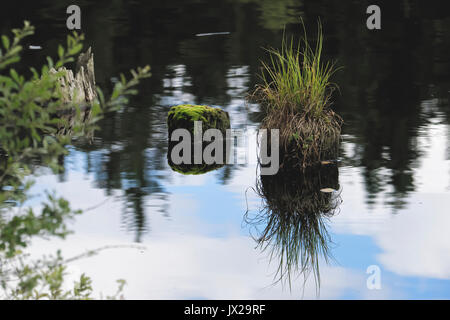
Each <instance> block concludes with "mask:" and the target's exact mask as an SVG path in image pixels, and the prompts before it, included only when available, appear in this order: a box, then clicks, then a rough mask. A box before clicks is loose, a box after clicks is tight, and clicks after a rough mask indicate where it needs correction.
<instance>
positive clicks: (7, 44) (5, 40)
mask: <svg viewBox="0 0 450 320" xmlns="http://www.w3.org/2000/svg"><path fill="white" fill-rule="evenodd" d="M2 42H3V47H5V49H6V50H8V49H9V44H10V43H9V39H8V37H7V36H2Z"/></svg>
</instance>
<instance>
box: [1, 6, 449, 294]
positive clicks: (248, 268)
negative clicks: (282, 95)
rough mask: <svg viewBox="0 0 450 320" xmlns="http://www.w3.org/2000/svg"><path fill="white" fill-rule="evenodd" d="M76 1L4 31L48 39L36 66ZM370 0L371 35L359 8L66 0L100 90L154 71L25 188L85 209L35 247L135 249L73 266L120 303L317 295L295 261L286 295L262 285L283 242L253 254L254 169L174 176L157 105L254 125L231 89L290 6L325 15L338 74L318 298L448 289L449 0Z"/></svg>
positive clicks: (14, 9) (6, 16) (244, 78)
mask: <svg viewBox="0 0 450 320" xmlns="http://www.w3.org/2000/svg"><path fill="white" fill-rule="evenodd" d="M72 3H75V2H74V1H69V2H66V1H58V2H56V1H34V2H23V3H22V1H7V2H6V3H5V4H3V3H2V8H1V11H0V33H1V34H4V33H6V32H7V31H8V30H9V29H10V28H11V27H18V26H20V25H21V24H22V21H23V20H25V19H26V20H30V21H31V22H32V23H33V24H34V25H35V26H36V28H37V29H36V35H35V36H34V37H33V38H32V39H30V40H29V44H31V45H40V46H42V47H43V49H42V50H40V51H27V53H26V56H25V58H24V61H26V62H28V63H31V64H39V63H40V62H42V61H43V59H44V57H45V55H47V54H52V55H54V53H55V52H56V48H57V44H58V42H60V41H63V40H64V39H65V37H66V35H67V33H68V31H67V29H66V27H65V21H66V17H67V15H66V13H65V10H66V7H67V6H68V5H69V4H72ZM377 3H378V5H379V6H380V7H381V10H382V29H381V30H379V31H369V30H367V28H366V26H365V22H366V17H367V15H366V14H365V11H366V8H367V6H368V5H369V4H372V3H369V2H367V1H360V2H355V1H295V0H283V1H272V0H263V1H260V2H257V1H252V0H245V1H244V0H242V1H239V0H229V1H213V2H212V1H211V2H207V1H148V2H144V1H142V3H140V2H139V1H120V0H117V1H95V2H94V1H77V2H76V4H78V5H79V6H80V7H81V10H82V32H83V33H85V35H86V45H89V46H92V48H93V52H94V55H95V68H96V69H95V71H96V78H97V82H98V84H99V85H100V86H101V87H102V88H105V89H106V90H107V89H109V88H111V86H112V85H113V83H114V81H116V79H117V78H116V77H117V76H118V75H119V73H121V72H128V70H129V69H131V68H135V67H136V66H144V65H146V64H149V65H151V68H152V77H151V78H150V79H148V80H146V81H144V82H143V83H142V85H140V87H139V89H140V94H139V95H138V96H137V97H135V98H133V99H132V101H131V103H130V105H129V107H127V108H126V109H124V110H123V111H121V112H118V113H116V114H114V115H110V116H108V117H107V118H106V119H105V120H104V121H103V122H102V123H101V130H100V131H99V132H98V133H97V134H96V138H95V141H94V143H93V144H89V145H76V146H75V147H74V148H72V149H71V153H70V155H69V156H68V157H66V159H65V167H66V172H65V173H64V174H62V175H60V176H57V177H55V176H52V175H50V174H47V173H46V171H45V170H43V175H41V176H40V177H38V178H37V185H36V187H35V189H34V190H33V192H35V193H37V194H38V193H39V192H41V191H43V190H44V189H54V190H56V192H57V193H58V194H60V195H62V196H65V197H66V198H67V199H68V200H69V201H70V202H71V204H72V206H73V207H75V208H81V209H85V208H90V207H93V206H97V205H98V206H97V207H96V208H95V209H92V210H89V211H87V212H86V213H85V214H83V215H82V216H80V217H79V218H78V219H77V220H76V221H75V223H74V224H73V225H72V229H73V230H74V231H75V232H74V234H73V235H71V236H69V237H68V238H67V239H66V240H64V241H45V240H39V241H36V242H35V244H34V245H33V248H32V252H33V254H36V255H38V254H43V253H52V252H54V251H55V250H56V249H57V248H61V249H62V250H63V253H64V254H65V255H67V256H70V255H76V254H79V253H82V252H84V251H85V250H88V249H95V248H98V247H102V246H105V245H106V246H113V245H124V244H133V243H136V242H138V243H140V244H141V245H142V248H115V249H108V250H104V251H102V252H100V253H99V254H98V255H96V256H93V257H90V258H87V259H83V260H78V261H76V262H74V263H73V264H71V265H70V268H69V269H70V272H71V273H72V274H73V276H76V275H77V274H79V273H82V272H85V273H86V274H88V275H90V276H92V278H93V280H94V288H96V289H97V290H98V291H102V292H105V293H109V292H112V291H114V289H115V282H114V281H115V279H119V278H124V279H126V280H127V283H128V286H127V287H126V290H125V296H126V297H127V298H139V299H147V298H161V299H165V298H173V299H184V298H209V299H221V298H224V299H232V298H235V299H247V298H275V299H278V298H294V299H297V298H301V297H305V298H316V297H317V295H316V288H317V286H316V283H315V281H314V276H313V274H311V275H310V277H309V278H308V279H307V281H306V285H305V288H304V290H303V283H304V280H303V276H302V275H301V274H299V273H298V272H295V268H294V269H293V273H292V278H291V285H292V289H291V290H289V286H288V283H287V282H281V283H276V284H274V276H275V275H276V273H275V272H276V270H277V267H278V266H279V263H280V261H279V259H278V257H277V256H276V255H275V256H274V257H273V258H272V260H270V259H269V254H270V248H275V249H277V248H278V249H279V248H280V247H277V242H276V241H275V238H274V239H273V240H274V241H273V242H272V243H273V244H274V245H275V247H270V246H269V248H268V250H266V251H262V250H261V248H260V247H257V243H256V242H255V240H254V238H253V237H252V235H253V236H255V235H256V234H257V232H258V230H261V229H264V227H265V225H264V223H267V221H266V220H264V219H262V221H259V222H260V223H259V225H255V223H256V222H255V219H253V220H252V219H245V218H248V217H249V216H250V217H257V215H258V212H259V209H261V208H262V207H263V205H264V202H263V201H262V200H263V199H261V198H260V197H259V196H258V194H257V193H256V192H255V190H254V189H252V187H255V183H256V180H257V175H256V170H255V168H256V165H255V164H254V163H248V164H242V165H228V166H225V167H223V168H221V169H218V170H215V171H212V172H209V173H206V174H204V175H198V176H183V175H181V174H179V173H177V172H174V171H172V170H171V168H170V167H169V166H168V164H167V126H166V116H167V112H168V109H169V108H170V107H171V106H173V105H177V104H181V103H195V104H209V105H214V106H220V107H222V108H223V109H224V110H226V111H228V113H229V114H230V118H231V125H232V127H233V128H240V129H246V130H249V131H252V130H255V129H257V128H258V125H259V121H260V118H261V114H260V110H259V107H258V105H253V104H248V103H247V104H246V103H245V99H244V98H245V96H246V94H247V93H248V92H249V90H251V89H252V88H254V86H255V84H256V83H257V82H258V81H259V78H258V76H257V74H258V73H259V70H260V60H261V59H265V58H266V57H267V56H266V54H265V52H264V50H263V49H262V47H268V46H273V47H279V45H280V43H281V37H282V34H283V27H284V26H285V25H286V32H287V33H289V34H293V35H295V36H299V35H300V34H301V33H300V31H301V29H300V25H299V24H298V21H299V18H300V17H302V18H303V19H304V21H305V23H306V26H307V29H308V30H310V34H311V35H313V34H314V32H315V25H316V20H317V18H318V17H320V19H321V21H322V23H323V29H324V34H325V40H324V50H325V54H326V56H327V57H328V58H331V59H335V60H337V62H338V64H339V65H340V66H343V67H344V68H343V69H342V70H341V71H340V72H339V73H338V74H337V75H336V76H335V78H334V81H335V82H336V83H338V84H339V87H340V94H336V95H335V96H334V101H335V104H334V107H335V110H336V112H338V113H339V114H340V115H341V116H342V117H343V118H344V120H345V125H344V127H343V136H342V137H343V143H342V146H341V152H340V160H341V163H340V165H339V176H338V177H337V176H336V177H334V178H333V179H334V180H333V182H332V183H335V184H338V185H339V190H340V194H339V200H340V202H341V203H340V204H339V205H338V208H337V210H335V211H333V212H332V214H329V215H325V216H324V217H323V223H324V224H323V225H322V228H324V229H325V230H326V231H327V232H328V235H329V238H327V239H326V244H327V246H328V250H329V253H330V256H332V259H330V260H329V262H326V261H325V260H324V259H321V260H320V261H319V270H320V271H319V273H320V298H331V299H354V298H358V299H359V298H362V299H364V298H393V299H398V298H407V299H417V298H447V299H448V298H450V281H449V280H450V232H449V226H450V209H449V208H450V123H449V121H450V105H449V98H450V11H448V10H445V7H444V5H445V4H446V3H447V2H446V1H420V0H410V1H407V0H405V1H378V2H377ZM211 33H220V34H211ZM250 150H254V152H256V145H252V143H250ZM308 181H312V180H308ZM274 183H278V182H274ZM302 186H303V185H302ZM321 187H324V186H323V185H320V183H319V182H318V183H315V182H311V183H309V184H306V186H303V187H302V188H303V189H302V190H307V191H308V192H309V193H308V195H311V194H315V193H317V190H319V189H320V188H321ZM280 188H281V187H280ZM280 188H278V189H277V188H274V189H276V190H280ZM288 190H293V188H290V189H289V188H288ZM288 193H289V192H288ZM272 194H273V193H272ZM297 196H298V195H292V197H297ZM297 200H298V199H297ZM300 200H301V201H299V202H298V205H302V204H304V203H305V201H307V200H306V199H305V198H303V196H300ZM38 203H39V201H37V200H36V202H31V205H38ZM313 205H315V204H313ZM247 209H248V210H249V212H248V213H247V215H246V211H247ZM319 209H320V208H319ZM320 210H321V209H320ZM249 220H251V221H249ZM264 221H265V222H264ZM261 224H262V225H261ZM285 227H286V226H285ZM294 227H295V226H294ZM287 228H289V226H288V227H287ZM269 241H270V239H269ZM288 249H289V248H288ZM291 250H294V255H295V253H296V252H295V248H291ZM292 254H293V253H292V251H291V257H292ZM299 254H301V251H300V252H299ZM294 261H295V259H294ZM370 266H372V267H371V268H375V269H377V268H379V270H380V272H381V273H380V274H381V288H380V289H374V290H370V289H369V287H370V286H369V287H368V286H367V279H368V278H369V276H370V275H369V274H367V270H368V268H369V267H370ZM373 266H375V267H373ZM371 268H369V270H372V269H371ZM285 280H286V279H285ZM283 284H284V286H283Z"/></svg>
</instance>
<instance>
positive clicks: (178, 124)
mask: <svg viewBox="0 0 450 320" xmlns="http://www.w3.org/2000/svg"><path fill="white" fill-rule="evenodd" d="M194 121H201V122H202V128H203V132H205V131H206V130H208V129H219V130H220V131H221V132H222V133H224V134H225V131H226V129H229V128H230V117H229V116H228V112H226V111H223V110H222V109H220V108H213V107H210V106H202V105H192V104H182V105H178V106H174V107H172V108H170V110H169V114H168V116H167V125H168V127H169V136H170V135H171V134H172V131H173V130H175V129H179V128H184V129H187V130H189V131H190V132H191V133H193V132H194Z"/></svg>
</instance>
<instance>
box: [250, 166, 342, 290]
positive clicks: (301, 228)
mask: <svg viewBox="0 0 450 320" xmlns="http://www.w3.org/2000/svg"><path fill="white" fill-rule="evenodd" d="M323 188H333V189H338V188H339V187H338V169H337V167H336V166H324V167H322V168H321V169H320V170H313V169H309V170H306V171H305V172H304V173H302V172H301V171H298V170H296V171H294V170H292V169H280V171H279V172H278V173H277V174H276V175H266V176H263V175H261V176H260V179H259V180H258V182H257V185H256V192H257V194H258V195H259V196H260V197H261V198H262V200H263V207H262V208H261V209H260V210H259V213H258V214H257V215H256V216H254V217H249V216H248V213H247V215H246V220H247V222H248V223H250V224H251V225H253V226H254V227H255V228H256V229H258V226H260V225H261V226H263V230H262V231H259V230H258V236H257V238H256V240H257V242H258V245H259V247H260V248H261V249H262V250H269V251H270V259H271V260H273V259H276V260H278V269H277V272H276V275H275V278H276V281H280V282H282V283H285V282H288V284H289V287H290V286H291V276H292V275H294V274H295V273H298V274H303V276H304V279H305V281H306V278H307V276H308V275H309V274H310V272H313V273H314V277H315V280H316V283H317V284H318V288H319V287H320V275H319V258H320V256H322V257H323V258H324V259H325V260H326V261H328V258H329V256H330V252H329V248H328V243H329V242H330V237H329V234H328V231H327V225H326V219H327V218H329V217H331V216H333V215H334V214H335V212H336V210H337V208H338V206H339V204H340V202H341V200H340V197H339V196H338V195H336V194H334V193H326V192H322V191H321V189H323Z"/></svg>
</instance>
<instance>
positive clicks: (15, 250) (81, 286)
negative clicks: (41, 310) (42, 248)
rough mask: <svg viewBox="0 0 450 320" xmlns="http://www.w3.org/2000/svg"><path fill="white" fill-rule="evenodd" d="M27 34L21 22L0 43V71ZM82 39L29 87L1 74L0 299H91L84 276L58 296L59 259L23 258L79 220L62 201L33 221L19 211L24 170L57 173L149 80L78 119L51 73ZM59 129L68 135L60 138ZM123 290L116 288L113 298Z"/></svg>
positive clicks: (118, 89) (143, 73)
mask: <svg viewBox="0 0 450 320" xmlns="http://www.w3.org/2000/svg"><path fill="white" fill-rule="evenodd" d="M33 32H34V28H33V26H31V25H30V24H29V23H28V22H25V25H24V27H23V29H14V30H13V33H14V38H13V40H12V41H11V40H10V39H9V38H8V37H7V36H2V37H1V40H2V44H3V50H2V51H0V72H1V71H2V70H4V69H6V68H7V67H9V66H10V65H11V64H13V63H15V62H17V61H19V60H20V52H21V50H22V46H21V45H20V42H21V40H22V39H23V38H25V37H26V36H29V35H31V34H33ZM82 39H83V36H79V35H78V34H76V33H74V34H73V35H72V36H68V38H67V48H64V47H62V46H59V47H58V59H57V60H56V61H55V62H53V60H52V59H51V58H47V64H46V65H44V66H43V67H42V69H41V71H40V72H39V71H37V70H36V69H34V68H31V72H32V77H31V79H29V80H26V78H25V76H22V75H19V74H18V72H17V71H15V69H13V68H11V67H9V70H8V71H9V74H8V75H6V74H4V73H3V72H2V73H0V165H1V169H0V201H1V202H0V241H1V243H0V285H1V289H3V294H0V295H2V296H3V297H4V298H20V299H29V298H33V299H39V298H50V299H69V298H73V299H87V298H89V297H90V294H91V292H92V288H91V284H90V279H89V278H88V277H86V276H85V275H82V276H81V278H80V280H79V282H78V283H75V285H74V287H73V289H71V290H68V291H67V290H63V289H62V285H63V283H64V275H65V268H66V267H65V265H64V263H63V262H64V261H63V260H62V258H61V256H60V254H58V255H57V256H56V257H50V258H45V257H44V259H42V260H38V261H31V260H30V259H29V258H28V256H26V255H25V254H24V253H23V252H22V249H25V248H26V247H27V245H28V244H29V243H30V241H31V239H32V238H33V237H35V236H40V237H47V236H56V237H61V238H64V237H65V236H66V235H67V234H68V233H69V231H68V229H67V227H66V223H67V221H68V220H70V219H72V218H73V217H75V215H77V214H80V211H73V210H72V209H70V206H69V203H68V202H67V201H66V200H64V199H62V198H59V199H58V198H56V197H54V196H52V195H48V202H47V203H46V204H44V205H43V209H42V211H41V213H40V214H39V215H37V214H35V213H34V211H33V209H32V208H28V209H27V210H25V212H23V210H22V206H23V205H24V203H25V201H26V200H27V191H28V190H29V188H30V187H31V185H32V182H30V181H25V177H26V176H27V175H29V174H30V173H31V172H32V170H31V169H30V163H33V162H37V163H40V164H42V165H45V166H48V167H50V168H51V169H53V171H54V172H59V171H61V170H62V169H63V168H62V167H61V165H60V162H59V159H60V157H61V156H63V155H65V154H67V150H66V148H65V146H66V145H67V144H70V143H71V141H72V139H75V138H82V137H83V136H85V135H86V134H88V133H91V132H93V131H94V130H95V128H96V122H97V121H98V120H100V119H101V118H102V115H103V114H104V113H106V112H109V111H113V110H118V109H119V108H120V107H121V106H123V105H124V104H125V103H126V102H127V98H126V95H130V94H135V93H136V91H135V90H134V89H132V87H133V86H136V85H137V84H138V83H139V80H140V79H142V78H145V77H148V76H149V73H148V70H149V67H146V68H143V69H138V70H137V72H136V71H132V76H133V78H132V79H131V80H130V81H127V80H126V79H125V77H124V76H123V75H122V76H121V80H120V82H118V83H117V84H116V86H115V88H114V90H113V92H112V94H111V97H110V99H109V100H105V99H104V97H103V94H102V92H101V91H100V90H98V95H99V98H98V100H96V101H94V102H93V103H92V105H91V106H90V110H89V117H88V118H85V117H84V116H83V117H82V116H81V112H80V106H78V105H76V104H73V103H64V100H63V96H62V91H61V87H60V82H59V80H58V78H59V77H60V76H62V75H63V71H58V72H56V73H53V72H52V71H51V69H52V68H53V67H54V68H56V69H58V68H59V67H62V66H63V65H65V64H66V63H68V62H71V61H73V56H74V55H76V54H78V53H79V52H80V51H81V49H82V44H81V40H82ZM61 114H69V116H60V115H61ZM61 128H64V129H68V128H70V130H62V131H61V130H59V129H61ZM63 132H64V133H63ZM69 132H70V133H69ZM15 207H17V208H15ZM16 209H17V210H16ZM122 288H123V283H120V285H119V292H120V291H121V290H122Z"/></svg>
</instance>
